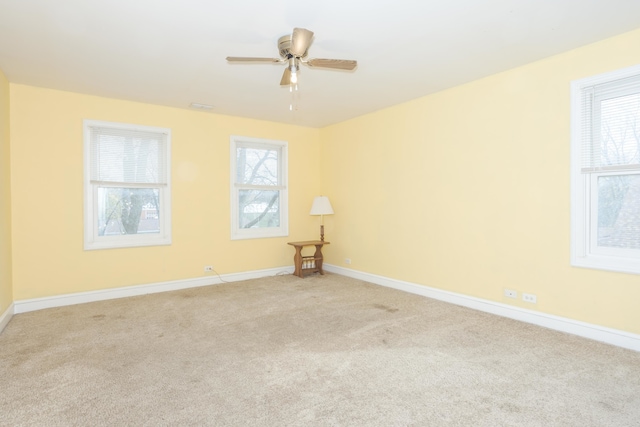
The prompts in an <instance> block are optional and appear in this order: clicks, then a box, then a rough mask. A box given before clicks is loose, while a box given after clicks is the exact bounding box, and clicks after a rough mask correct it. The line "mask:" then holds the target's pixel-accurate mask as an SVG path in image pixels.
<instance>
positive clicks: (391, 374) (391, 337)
mask: <svg viewBox="0 0 640 427" xmlns="http://www.w3.org/2000/svg"><path fill="white" fill-rule="evenodd" d="M0 390H1V393H0V425H2V426H15V425H25V426H31V425H42V426H45V425H46V426H85V425H87V426H88V425H91V426H100V425H110V426H115V425H135V426H162V425H181V426H182V425H215V426H581V427H582V426H640V353H636V352H633V351H630V350H624V349H620V348H616V347H612V346H609V345H605V344H600V343H597V342H593V341H589V340H586V339H582V338H578V337H575V336H571V335H566V334H562V333H559V332H554V331H550V330H546V329H543V328H539V327H536V326H532V325H528V324H524V323H520V322H516V321H513V320H509V319H504V318H500V317H496V316H492V315H489V314H485V313H481V312H477V311H474V310H471V309H467V308H462V307H458V306H454V305H449V304H446V303H443V302H439V301H434V300H430V299H428V298H424V297H420V296H417V295H412V294H408V293H403V292H401V291H396V290H393V289H387V288H384V287H379V286H376V285H372V284H368V283H365V282H361V281H358V280H354V279H349V278H346V277H342V276H339V275H335V274H327V275H325V276H311V277H308V278H305V279H304V280H302V279H299V278H297V277H294V276H290V275H287V276H276V277H271V278H266V279H258V280H251V281H245V282H236V283H230V284H223V285H216V286H210V287H205V288H197V289H189V290H184V291H176V292H167V293H162V294H154V295H147V296H142V297H134V298H127V299H119V300H111V301H103V302H96V303H90V304H83V305H76V306H70V307H62V308H55V309H48V310H41V311H36V312H31V313H25V314H19V315H16V316H14V317H13V319H12V320H11V322H10V323H9V325H8V326H7V327H6V329H5V330H4V332H3V333H2V334H1V335H0Z"/></svg>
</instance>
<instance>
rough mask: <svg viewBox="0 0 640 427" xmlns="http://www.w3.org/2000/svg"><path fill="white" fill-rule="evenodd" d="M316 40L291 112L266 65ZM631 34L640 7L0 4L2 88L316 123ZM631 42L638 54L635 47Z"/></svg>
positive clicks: (504, 2) (331, 1) (555, 0)
mask: <svg viewBox="0 0 640 427" xmlns="http://www.w3.org/2000/svg"><path fill="white" fill-rule="evenodd" d="M294 27H303V28H307V29H310V30H311V31H313V32H314V33H315V37H314V41H313V43H312V45H311V47H310V48H309V57H310V58H336V59H355V60H357V61H358V67H357V68H356V70H354V71H352V72H349V71H334V70H326V69H318V68H315V69H311V68H307V67H303V68H302V70H301V73H300V77H299V92H298V94H297V96H298V99H297V101H296V102H297V104H296V105H297V110H296V111H294V112H290V111H289V104H290V102H291V94H290V93H289V90H288V88H286V87H280V86H279V82H280V77H281V75H282V72H283V69H284V65H281V64H257V63H252V64H229V63H227V62H226V60H225V57H227V56H258V57H278V52H277V47H276V42H277V40H278V38H279V37H280V36H282V35H285V34H290V33H291V31H292V29H293V28H294ZM636 28H640V0H606V1H605V0H437V1H436V0H322V1H313V2H311V1H308V0H298V1H292V0H270V1H264V0H56V1H52V0H0V69H1V70H2V71H3V72H4V74H5V75H6V76H7V78H8V79H9V81H11V82H13V83H23V84H27V85H33V86H40V87H46V88H54V89H61V90H66V91H72V92H81V93H87V94H95V95H100V96H105V97H112V98H121V99H128V100H134V101H141V102H145V103H152V104H160V105H168V106H174V107H179V108H188V107H189V105H190V104H191V103H192V102H196V103H202V104H209V105H212V106H213V107H214V108H213V110H212V111H213V112H214V113H219V114H228V115H234V116H243V117H250V118H255V119H264V120H271V121H277V122H284V123H293V124H298V125H302V126H312V127H322V126H326V125H329V124H333V123H337V122H340V121H343V120H346V119H349V118H353V117H356V116H359V115H362V114H365V113H368V112H371V111H375V110H379V109H381V108H385V107H388V106H391V105H395V104H398V103H400V102H403V101H408V100H410V99H414V98H418V97H421V96H424V95H427V94H429V93H433V92H436V91H440V90H443V89H446V88H449V87H452V86H455V85H459V84H461V83H465V82H469V81H472V80H475V79H478V78H481V77H484V76H487V75H490V74H494V73H496V72H499V71H503V70H506V69H509V68H513V67H516V66H519V65H523V64H526V63H529V62H532V61H535V60H537V59H541V58H544V57H547V56H551V55H554V54H556V53H560V52H564V51H567V50H570V49H573V48H576V47H579V46H582V45H585V44H589V43H592V42H595V41H597V40H600V39H604V38H607V37H611V36H614V35H617V34H621V33H624V32H627V31H630V30H633V29H636ZM639 48H640V47H639Z"/></svg>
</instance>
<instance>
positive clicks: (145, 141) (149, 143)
mask: <svg viewBox="0 0 640 427" xmlns="http://www.w3.org/2000/svg"><path fill="white" fill-rule="evenodd" d="M170 146H171V131H170V130H169V129H162V128H152V127H146V126H134V125H128V124H122V123H108V122H99V121H93V120H85V121H84V153H85V154H84V156H85V159H84V169H85V172H84V175H85V183H84V188H85V190H84V191H85V195H84V248H85V250H90V249H107V248H121V247H131V246H152V245H168V244H171V190H170V166H169V165H170Z"/></svg>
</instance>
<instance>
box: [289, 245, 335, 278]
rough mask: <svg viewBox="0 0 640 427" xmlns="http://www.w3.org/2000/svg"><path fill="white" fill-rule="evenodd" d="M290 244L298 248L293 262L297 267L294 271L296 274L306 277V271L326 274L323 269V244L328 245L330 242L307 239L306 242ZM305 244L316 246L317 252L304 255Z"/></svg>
mask: <svg viewBox="0 0 640 427" xmlns="http://www.w3.org/2000/svg"><path fill="white" fill-rule="evenodd" d="M288 244H289V245H291V246H293V247H294V248H296V254H295V255H294V256H293V264H294V265H295V267H296V269H295V271H294V272H293V274H294V276H298V277H300V278H304V274H305V273H315V272H318V273H320V274H324V271H322V259H323V258H322V246H323V245H328V244H329V242H324V241H322V240H307V241H305V242H289V243H288ZM305 246H315V247H316V252H315V253H314V254H313V255H312V256H303V255H302V248H304V247H305Z"/></svg>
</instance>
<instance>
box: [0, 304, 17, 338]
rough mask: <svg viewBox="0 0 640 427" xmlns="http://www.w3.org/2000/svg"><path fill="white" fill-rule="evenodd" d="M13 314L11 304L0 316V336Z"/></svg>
mask: <svg viewBox="0 0 640 427" xmlns="http://www.w3.org/2000/svg"><path fill="white" fill-rule="evenodd" d="M13 313H14V305H13V303H12V304H11V305H10V306H9V307H8V308H7V309H6V310H5V311H4V313H2V314H0V334H1V333H2V331H3V330H4V328H5V326H7V325H8V324H9V321H10V320H11V318H12V317H13Z"/></svg>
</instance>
